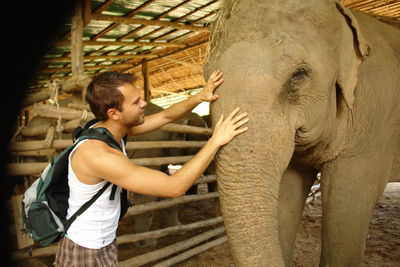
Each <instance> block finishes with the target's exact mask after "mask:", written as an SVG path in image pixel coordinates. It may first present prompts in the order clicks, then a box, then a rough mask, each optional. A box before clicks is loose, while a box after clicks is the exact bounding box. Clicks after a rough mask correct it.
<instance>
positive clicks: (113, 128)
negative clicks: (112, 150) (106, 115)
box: [94, 121, 128, 143]
mask: <svg viewBox="0 0 400 267" xmlns="http://www.w3.org/2000/svg"><path fill="white" fill-rule="evenodd" d="M94 127H95V128H106V129H107V130H108V131H110V133H111V134H112V135H113V136H114V138H115V139H116V140H117V141H118V143H120V142H121V140H122V138H123V137H124V136H125V135H126V134H127V133H128V130H127V129H126V128H125V127H122V126H121V125H119V124H116V123H114V122H112V121H100V122H99V123H97V124H96V126H94Z"/></svg>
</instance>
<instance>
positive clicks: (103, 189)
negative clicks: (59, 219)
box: [64, 182, 111, 233]
mask: <svg viewBox="0 0 400 267" xmlns="http://www.w3.org/2000/svg"><path fill="white" fill-rule="evenodd" d="M110 184H111V183H110V182H107V183H106V184H105V185H104V186H103V187H102V188H101V189H100V190H99V191H97V193H96V194H95V195H94V196H93V197H92V198H91V199H89V200H88V201H87V202H85V204H83V205H82V206H81V207H80V208H79V209H78V210H77V211H76V212H75V213H74V214H73V215H72V216H71V217H70V218H69V219H68V220H67V221H66V222H65V223H64V233H67V231H68V229H69V227H70V226H71V224H72V223H73V222H74V221H75V220H76V218H78V216H80V215H81V214H82V213H83V212H84V211H86V210H87V209H88V208H89V207H90V206H91V205H92V204H93V203H94V202H95V201H96V200H97V199H98V198H99V197H100V196H101V194H103V192H104V191H105V190H106V189H107V187H108V186H109V185H110Z"/></svg>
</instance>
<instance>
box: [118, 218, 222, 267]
mask: <svg viewBox="0 0 400 267" xmlns="http://www.w3.org/2000/svg"><path fill="white" fill-rule="evenodd" d="M224 231H225V228H224V227H223V226H221V227H218V228H215V229H212V230H209V231H207V232H204V233H202V234H199V235H197V236H194V237H192V238H189V239H188V240H185V241H181V242H178V243H176V244H173V245H170V246H167V247H165V248H162V249H159V250H155V251H152V252H148V253H145V254H142V255H140V256H137V257H134V258H131V259H128V260H125V261H120V262H119V263H118V266H120V267H124V266H130V267H132V266H141V265H144V264H146V263H149V262H153V261H156V260H159V259H162V258H164V257H167V256H169V255H172V254H174V253H176V252H178V251H182V250H185V249H187V248H190V247H192V246H195V245H197V244H199V243H201V242H204V241H206V240H208V239H210V238H212V237H214V236H217V235H219V234H222V233H224Z"/></svg>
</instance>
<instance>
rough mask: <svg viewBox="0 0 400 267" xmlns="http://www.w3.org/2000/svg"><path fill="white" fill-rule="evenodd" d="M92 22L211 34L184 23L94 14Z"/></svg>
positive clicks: (200, 27)
mask: <svg viewBox="0 0 400 267" xmlns="http://www.w3.org/2000/svg"><path fill="white" fill-rule="evenodd" d="M92 20H101V21H110V22H116V23H123V24H134V25H153V26H161V27H170V28H174V29H179V30H189V31H193V32H210V28H209V27H202V26H191V25H185V24H182V23H176V22H169V21H161V20H147V19H136V18H135V19H133V18H127V17H120V16H108V15H100V14H93V15H92Z"/></svg>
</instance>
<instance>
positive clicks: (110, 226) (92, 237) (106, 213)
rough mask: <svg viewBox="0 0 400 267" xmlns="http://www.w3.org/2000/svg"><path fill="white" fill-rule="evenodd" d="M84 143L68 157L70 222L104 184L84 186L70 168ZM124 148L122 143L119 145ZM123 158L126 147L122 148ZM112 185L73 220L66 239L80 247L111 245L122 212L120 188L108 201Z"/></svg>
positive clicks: (68, 215)
mask: <svg viewBox="0 0 400 267" xmlns="http://www.w3.org/2000/svg"><path fill="white" fill-rule="evenodd" d="M87 140H88V139H86V140H83V141H81V142H79V143H78V144H77V145H76V146H75V148H74V149H73V150H72V152H71V154H70V155H69V163H68V185H69V194H70V195H69V199H68V204H69V208H68V213H67V219H69V218H70V217H71V216H72V215H73V214H74V213H75V212H76V211H77V210H78V209H79V208H80V207H81V206H82V205H83V204H84V203H85V202H87V201H88V200H89V199H91V198H92V196H93V195H95V194H96V193H97V192H98V191H99V190H100V189H101V188H102V187H103V186H104V184H106V183H107V181H105V180H104V181H102V182H100V183H98V184H94V185H88V184H84V183H82V182H81V181H79V179H78V178H77V177H76V175H75V172H74V170H73V169H72V166H71V158H72V155H73V153H74V151H75V150H76V149H77V148H78V147H79V146H80V145H81V144H82V143H83V142H85V141H87ZM122 144H123V142H122ZM122 146H123V147H122V149H123V152H124V154H125V155H126V151H125V146H124V145H122ZM112 187H113V185H112V184H111V185H110V186H109V187H108V188H107V189H106V191H104V192H103V194H101V196H100V197H99V198H98V199H97V200H96V201H95V202H94V203H93V204H92V205H91V206H90V207H89V208H88V209H87V210H86V211H84V212H83V213H82V214H81V215H80V216H78V217H77V218H76V220H75V221H74V222H73V223H72V224H71V226H70V228H69V229H68V231H67V235H66V236H67V237H68V238H69V239H71V240H72V241H73V242H75V243H77V244H78V245H80V246H83V247H86V248H91V249H99V248H102V247H105V246H107V245H108V244H110V243H111V242H112V241H113V240H114V239H115V237H116V232H117V227H118V221H119V216H120V212H121V201H120V197H121V194H120V193H121V187H118V189H117V190H116V192H115V198H114V200H110V199H109V198H110V194H111V189H112Z"/></svg>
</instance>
